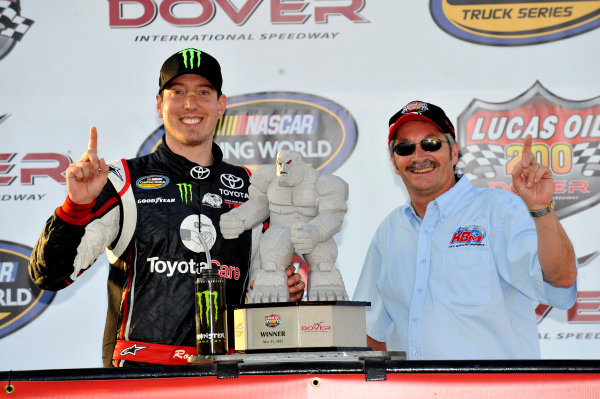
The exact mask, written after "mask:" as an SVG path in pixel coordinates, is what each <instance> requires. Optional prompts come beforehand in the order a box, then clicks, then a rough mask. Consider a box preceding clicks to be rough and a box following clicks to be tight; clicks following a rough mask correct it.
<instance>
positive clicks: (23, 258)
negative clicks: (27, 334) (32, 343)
mask: <svg viewBox="0 0 600 399" xmlns="http://www.w3.org/2000/svg"><path fill="white" fill-rule="evenodd" d="M30 256H31V248H29V247H26V246H24V245H21V244H17V243H14V242H8V241H0V283H1V284H0V338H2V337H4V336H6V335H8V334H10V333H13V332H15V331H17V330H18V329H20V328H21V327H24V326H25V325H27V323H29V322H30V321H32V320H34V319H35V318H36V317H38V316H39V315H40V314H41V313H42V312H43V311H44V310H46V309H47V308H48V305H50V303H51V302H52V299H54V296H55V295H56V292H54V291H45V290H42V289H40V288H38V287H37V286H36V285H35V284H33V282H32V281H31V279H30V278H29V271H28V269H27V265H28V263H29V257H30Z"/></svg>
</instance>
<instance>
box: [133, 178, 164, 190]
mask: <svg viewBox="0 0 600 399" xmlns="http://www.w3.org/2000/svg"><path fill="white" fill-rule="evenodd" d="M167 184H169V178H168V177H166V176H160V175H153V176H144V177H140V178H139V179H138V180H137V181H136V182H135V185H136V186H138V187H139V188H142V189H145V190H156V189H159V188H163V187H164V186H166V185H167Z"/></svg>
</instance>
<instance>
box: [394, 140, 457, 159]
mask: <svg viewBox="0 0 600 399" xmlns="http://www.w3.org/2000/svg"><path fill="white" fill-rule="evenodd" d="M447 142H448V141H446V140H442V139H438V138H428V139H423V140H421V142H420V143H419V144H420V145H421V148H422V149H423V151H425V152H435V151H437V150H439V149H440V148H442V143H447ZM416 149H417V145H416V144H415V143H413V142H412V141H403V142H401V143H398V144H396V145H395V146H394V152H395V153H396V154H398V155H400V156H406V155H410V154H412V153H413V152H415V150H416Z"/></svg>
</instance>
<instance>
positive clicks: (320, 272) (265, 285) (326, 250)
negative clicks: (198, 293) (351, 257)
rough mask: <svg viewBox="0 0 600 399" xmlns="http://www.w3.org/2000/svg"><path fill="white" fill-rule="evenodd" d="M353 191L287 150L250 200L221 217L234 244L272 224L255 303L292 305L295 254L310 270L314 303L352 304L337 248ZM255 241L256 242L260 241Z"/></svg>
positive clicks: (263, 243)
mask: <svg viewBox="0 0 600 399" xmlns="http://www.w3.org/2000/svg"><path fill="white" fill-rule="evenodd" d="M347 200H348V185H347V184H346V182H344V181H343V180H342V179H340V178H339V177H336V176H333V175H326V174H321V173H319V172H317V171H316V170H315V169H313V168H312V167H310V166H308V165H306V164H305V163H304V161H303V159H302V156H301V155H300V153H298V152H296V151H291V150H282V151H279V153H278V154H277V161H276V165H265V166H261V167H260V168H258V170H256V172H254V173H253V174H252V177H251V178H250V187H249V199H248V201H246V202H245V203H243V204H242V205H240V206H239V207H237V208H235V209H232V210H231V211H229V212H227V213H225V214H223V215H221V220H220V227H221V233H222V234H223V237H225V238H226V239H233V238H236V237H238V236H239V235H240V234H241V233H242V232H243V231H244V230H249V229H252V228H255V230H256V226H258V225H259V224H262V222H264V221H265V220H266V219H267V218H269V227H268V229H267V230H266V231H265V232H264V233H262V234H261V235H260V239H259V243H258V258H257V259H258V262H253V265H252V267H251V271H250V274H251V275H250V279H251V281H252V280H253V281H254V285H253V288H252V290H251V291H250V292H249V294H248V302H249V303H269V302H288V301H289V293H288V286H287V283H286V282H287V277H286V274H285V269H286V268H287V266H288V265H289V264H290V262H291V259H292V256H293V255H294V250H295V251H297V252H298V253H299V254H301V255H303V256H304V258H305V260H306V262H307V263H308V265H309V267H310V272H309V278H308V282H307V299H308V300H309V301H347V300H348V294H347V293H346V289H345V287H344V282H343V279H342V275H341V273H340V271H339V270H338V269H337V268H336V267H335V265H334V264H335V260H336V259H337V254H338V250H337V245H336V243H335V241H334V240H333V236H334V235H335V234H336V233H337V232H339V231H340V229H341V227H342V222H343V219H344V215H345V214H346V210H347V207H346V201H347ZM255 236H256V234H254V236H253V241H254V239H255V238H254V237H255Z"/></svg>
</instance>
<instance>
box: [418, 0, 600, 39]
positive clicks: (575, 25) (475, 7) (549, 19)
mask: <svg viewBox="0 0 600 399" xmlns="http://www.w3.org/2000/svg"><path fill="white" fill-rule="evenodd" d="M429 8H430V11H431V15H432V17H433V19H434V20H435V22H436V23H437V24H438V26H439V27H440V28H441V29H442V30H444V31H445V32H446V33H448V34H450V35H452V36H455V37H457V38H459V39H462V40H465V41H468V42H473V43H479V44H486V45H495V46H519V45H531V44H538V43H545V42H549V41H553V40H560V39H565V38H567V37H571V36H575V35H579V34H581V33H584V32H588V31H590V30H592V29H596V28H597V27H598V26H600V1H595V0H572V1H559V0H552V1H548V0H546V1H544V0H530V1H518V0H486V1H481V0H430V3H429Z"/></svg>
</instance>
